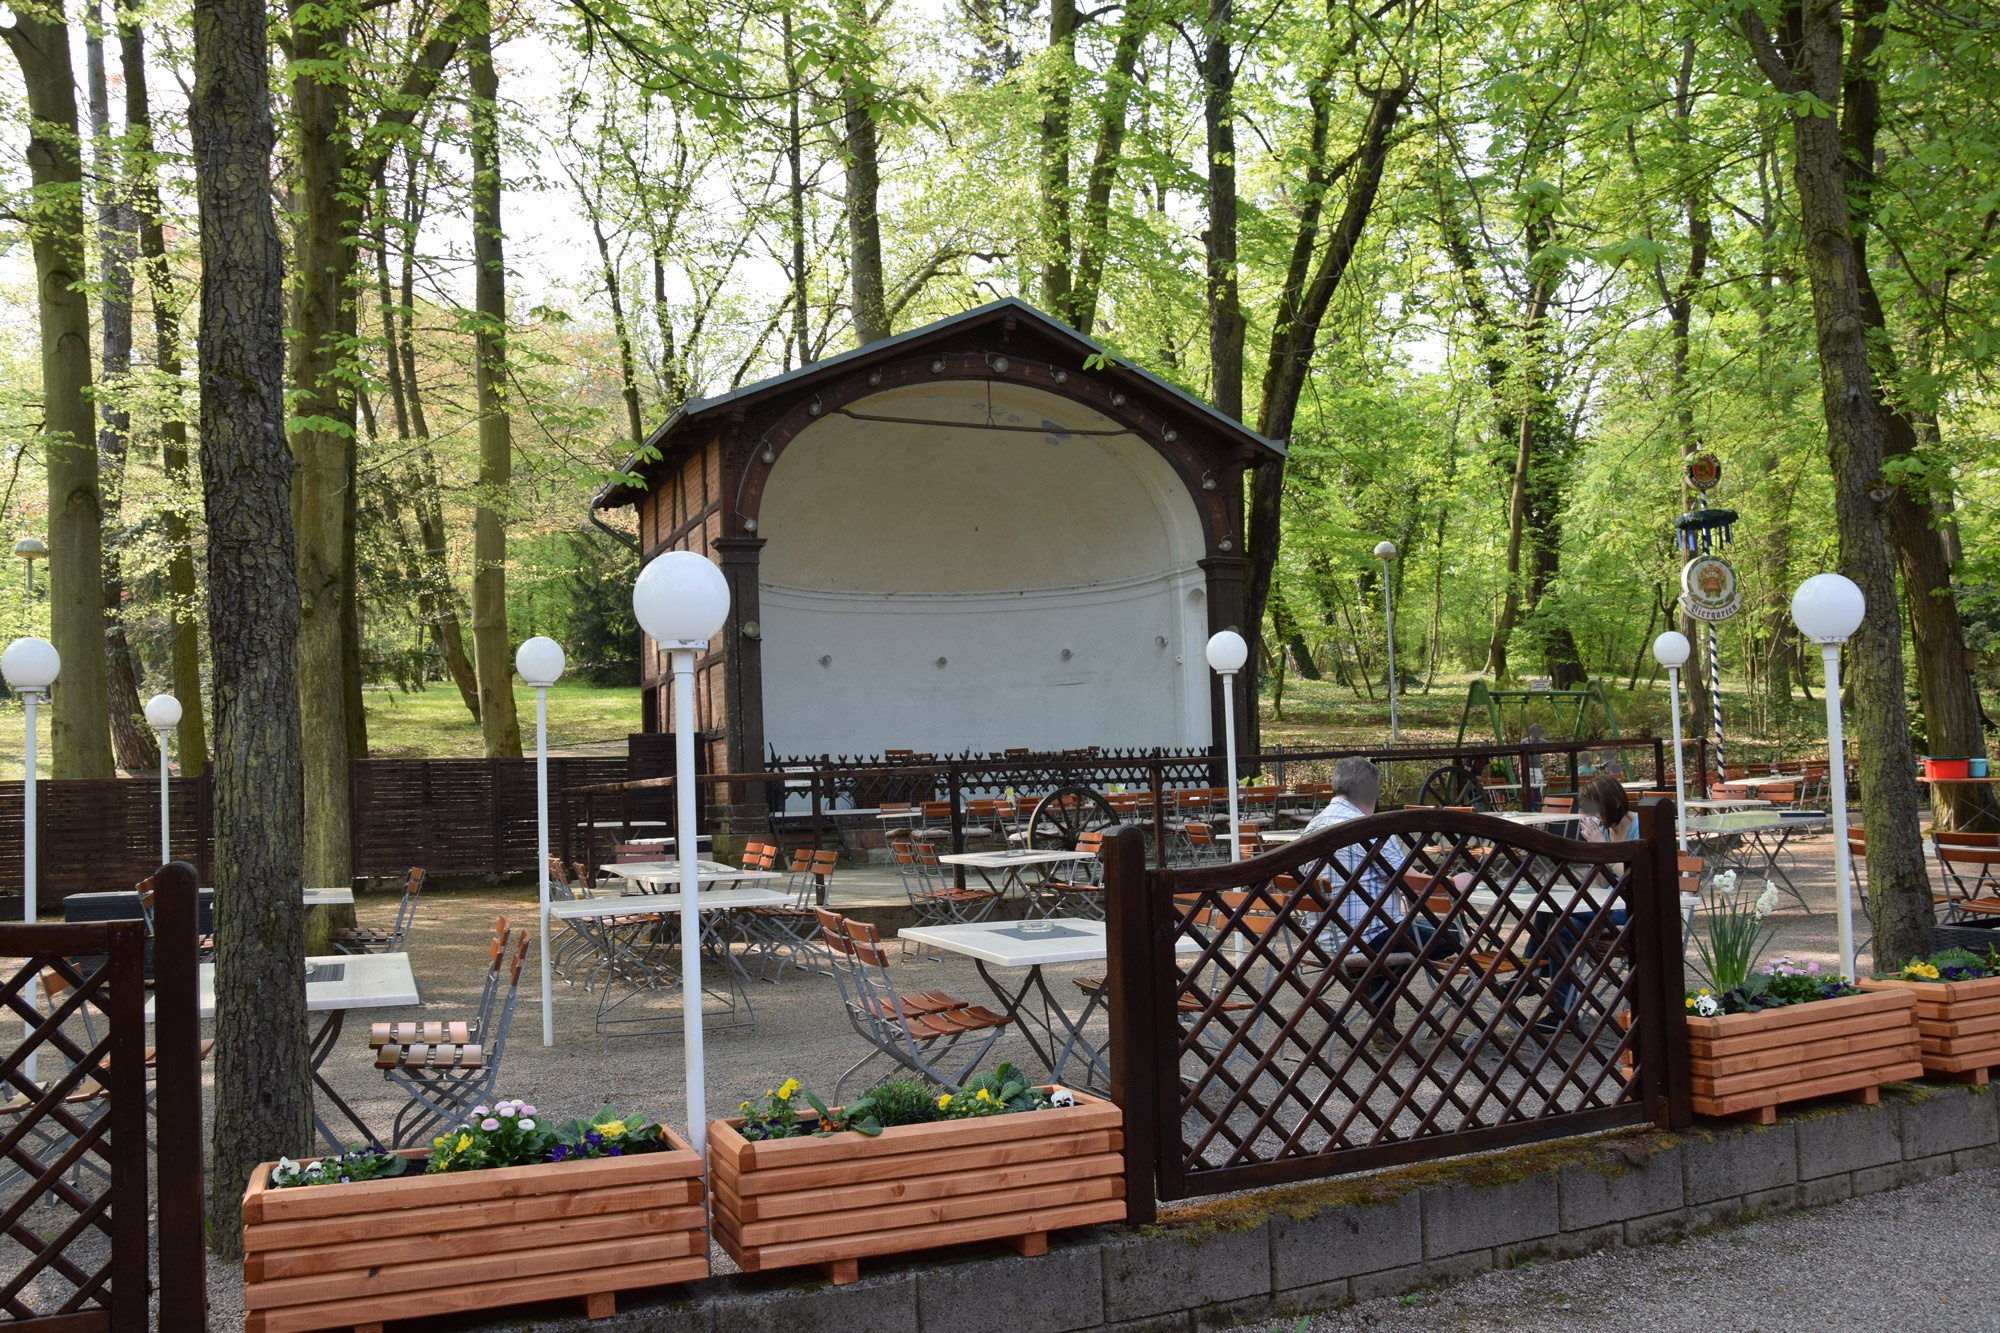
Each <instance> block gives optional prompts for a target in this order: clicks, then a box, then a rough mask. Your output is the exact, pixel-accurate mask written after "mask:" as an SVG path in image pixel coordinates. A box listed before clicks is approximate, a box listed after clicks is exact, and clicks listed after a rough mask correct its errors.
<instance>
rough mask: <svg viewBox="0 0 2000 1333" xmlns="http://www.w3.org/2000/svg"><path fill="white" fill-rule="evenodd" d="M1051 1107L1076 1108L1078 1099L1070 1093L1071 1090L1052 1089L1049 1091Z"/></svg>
mask: <svg viewBox="0 0 2000 1333" xmlns="http://www.w3.org/2000/svg"><path fill="white" fill-rule="evenodd" d="M1049 1105H1050V1106H1075V1105H1076V1097H1075V1095H1074V1094H1072V1093H1071V1092H1070V1090H1069V1089H1068V1088H1050V1089H1049Z"/></svg>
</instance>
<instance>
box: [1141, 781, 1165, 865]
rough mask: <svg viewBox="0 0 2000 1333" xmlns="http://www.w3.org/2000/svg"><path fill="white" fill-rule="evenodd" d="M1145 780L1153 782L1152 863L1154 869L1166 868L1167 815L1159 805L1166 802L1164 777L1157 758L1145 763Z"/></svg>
mask: <svg viewBox="0 0 2000 1333" xmlns="http://www.w3.org/2000/svg"><path fill="white" fill-rule="evenodd" d="M1146 780H1147V781H1149V782H1151V783H1152V784H1153V865H1154V867H1155V868H1156V869H1159V870H1165V869H1166V868H1167V815H1166V811H1165V810H1163V809H1162V808H1161V807H1162V806H1164V805H1165V804H1166V798H1167V792H1166V778H1165V774H1164V770H1163V769H1162V767H1161V765H1160V761H1159V760H1157V759H1154V760H1152V761H1151V762H1149V763H1148V764H1147V765H1146Z"/></svg>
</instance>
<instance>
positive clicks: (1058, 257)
mask: <svg viewBox="0 0 2000 1333" xmlns="http://www.w3.org/2000/svg"><path fill="white" fill-rule="evenodd" d="M1223 3H1227V0H1223ZM1081 21H1082V20H1081V18H1080V16H1079V15H1078V14H1077V12H1076V0H1049V50H1048V56H1047V61H1048V63H1047V66H1046V69H1045V74H1044V76H1043V79H1042V125H1041V136H1042V143H1041V153H1042V172H1041V212H1042V245H1043V258H1042V305H1043V306H1044V307H1046V308H1047V310H1048V312H1049V313H1050V314H1052V315H1054V316H1055V317H1056V318H1057V319H1060V320H1063V321H1064V322H1065V323H1069V324H1075V323H1076V312H1075V311H1074V310H1073V309H1072V308H1071V302H1070V294H1071V291H1072V288H1073V285H1074V281H1075V279H1074V275H1073V274H1072V272H1071V269H1070V264H1071V260H1072V258H1073V256H1074V255H1075V253H1076V251H1075V245H1076V238H1075V235H1074V234H1073V232H1072V230H1071V226H1070V214H1069V120H1070V108H1071V103H1072V100H1073V99H1074V97H1075V94H1076V30H1077V27H1078V25H1079V24H1080V23H1081Z"/></svg>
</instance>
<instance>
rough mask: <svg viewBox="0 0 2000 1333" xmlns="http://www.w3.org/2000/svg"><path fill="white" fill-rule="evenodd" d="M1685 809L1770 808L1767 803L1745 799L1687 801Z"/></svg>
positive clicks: (1769, 804)
mask: <svg viewBox="0 0 2000 1333" xmlns="http://www.w3.org/2000/svg"><path fill="white" fill-rule="evenodd" d="M1687 808H1688V809H1690V810H1768V809H1770V808H1771V803H1770V802H1769V801H1753V800H1750V799H1748V798H1747V797H1735V798H1733V799H1727V800H1714V801H1710V800H1704V799H1692V800H1689V801H1688V803H1687Z"/></svg>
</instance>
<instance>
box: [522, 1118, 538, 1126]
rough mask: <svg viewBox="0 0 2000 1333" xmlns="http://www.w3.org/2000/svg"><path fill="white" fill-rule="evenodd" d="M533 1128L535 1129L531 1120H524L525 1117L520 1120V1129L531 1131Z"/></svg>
mask: <svg viewBox="0 0 2000 1333" xmlns="http://www.w3.org/2000/svg"><path fill="white" fill-rule="evenodd" d="M534 1127H535V1122H534V1121H533V1120H531V1119H528V1118H526V1117H524V1118H523V1119H522V1121H521V1128H522V1129H533V1128H534Z"/></svg>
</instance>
